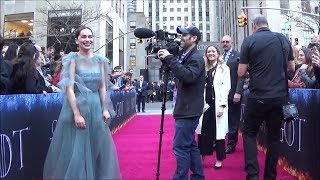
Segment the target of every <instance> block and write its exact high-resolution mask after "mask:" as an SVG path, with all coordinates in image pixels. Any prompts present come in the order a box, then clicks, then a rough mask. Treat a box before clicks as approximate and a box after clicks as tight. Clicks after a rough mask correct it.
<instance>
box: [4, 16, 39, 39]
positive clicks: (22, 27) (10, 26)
mask: <svg viewBox="0 0 320 180" xmlns="http://www.w3.org/2000/svg"><path fill="white" fill-rule="evenodd" d="M17 15H18V16H17ZM17 17H20V18H17ZM33 17H34V15H33V13H23V14H11V15H5V16H4V34H3V35H4V36H3V37H4V39H5V42H6V43H7V44H9V42H15V41H16V40H15V39H16V38H19V39H20V40H22V41H23V40H27V39H28V38H29V37H30V36H32V32H33Z"/></svg>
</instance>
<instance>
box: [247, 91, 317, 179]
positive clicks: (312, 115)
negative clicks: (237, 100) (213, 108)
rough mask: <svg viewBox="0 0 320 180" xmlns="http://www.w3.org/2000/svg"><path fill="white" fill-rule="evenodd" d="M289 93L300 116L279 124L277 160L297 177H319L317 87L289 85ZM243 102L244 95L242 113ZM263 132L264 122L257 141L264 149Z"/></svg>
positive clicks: (261, 148) (264, 139)
mask: <svg viewBox="0 0 320 180" xmlns="http://www.w3.org/2000/svg"><path fill="white" fill-rule="evenodd" d="M289 93H290V102H291V103H293V104H295V105H296V106H297V108H298V111H299V117H298V118H296V119H295V120H294V121H292V122H290V123H283V124H282V128H281V130H280V131H281V132H280V134H281V137H280V142H281V145H280V157H279V161H278V163H279V164H280V165H281V166H282V167H283V168H284V169H285V170H286V171H288V172H289V173H290V174H291V175H293V176H295V177H296V178H298V179H320V160H319V159H320V121H319V117H320V113H319V112H320V111H319V109H320V90H314V89H290V90H289ZM245 102H246V96H244V99H243V102H242V113H241V114H242V117H243V113H244V112H245ZM241 123H243V119H241ZM266 133H267V129H266V126H265V124H263V125H262V126H261V127H260V131H259V134H258V138H257V141H258V147H259V149H260V150H262V151H264V152H266V147H267V139H266Z"/></svg>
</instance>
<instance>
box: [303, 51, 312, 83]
mask: <svg viewBox="0 0 320 180" xmlns="http://www.w3.org/2000/svg"><path fill="white" fill-rule="evenodd" d="M301 51H302V52H303V53H304V57H305V59H306V64H307V65H308V68H307V74H308V76H309V77H312V76H313V74H314V71H313V66H312V51H311V50H310V49H308V48H302V49H301Z"/></svg>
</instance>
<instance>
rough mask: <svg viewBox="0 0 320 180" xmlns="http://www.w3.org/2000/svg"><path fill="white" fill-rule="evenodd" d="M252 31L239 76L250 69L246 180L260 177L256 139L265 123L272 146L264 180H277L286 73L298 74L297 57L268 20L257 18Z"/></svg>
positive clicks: (244, 47)
mask: <svg viewBox="0 0 320 180" xmlns="http://www.w3.org/2000/svg"><path fill="white" fill-rule="evenodd" d="M252 31H253V32H254V33H253V34H252V35H251V36H249V37H246V38H245V39H244V40H243V43H242V45H241V53H240V62H239V68H238V76H239V77H244V76H245V75H246V73H247V68H248V67H249V69H248V71H249V78H250V83H249V90H250V94H249V96H248V101H247V105H246V110H245V117H244V125H243V133H242V134H243V144H244V154H245V170H246V172H247V178H246V179H247V180H257V179H258V176H259V164H258V160H257V145H256V138H257V133H258V131H259V128H260V125H261V124H262V122H263V121H265V122H266V126H267V129H268V132H267V139H268V142H267V154H266V160H265V169H264V179H270V180H273V179H276V176H277V162H278V156H279V146H280V128H281V116H282V106H283V105H285V103H286V101H287V99H286V97H287V95H288V94H287V93H288V91H287V89H288V85H287V77H286V72H285V71H286V70H287V68H288V69H289V70H291V71H294V61H293V53H292V49H291V43H290V42H289V40H288V39H287V38H286V37H285V36H283V35H282V34H279V33H274V32H271V31H270V29H269V28H268V21H267V19H266V18H265V17H264V16H262V15H256V16H255V17H254V18H253V20H252ZM287 64H288V65H289V66H287Z"/></svg>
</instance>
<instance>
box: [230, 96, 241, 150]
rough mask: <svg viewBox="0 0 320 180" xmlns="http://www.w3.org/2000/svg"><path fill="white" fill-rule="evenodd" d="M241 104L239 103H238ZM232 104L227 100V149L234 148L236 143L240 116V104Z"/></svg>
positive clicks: (231, 101)
mask: <svg viewBox="0 0 320 180" xmlns="http://www.w3.org/2000/svg"><path fill="white" fill-rule="evenodd" d="M240 102H241V101H240ZM240 102H239V103H237V104H234V103H233V100H228V107H229V109H228V126H229V132H228V147H231V148H235V147H236V145H237V143H238V128H239V122H240V114H241V103H240Z"/></svg>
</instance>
